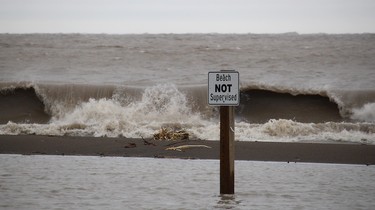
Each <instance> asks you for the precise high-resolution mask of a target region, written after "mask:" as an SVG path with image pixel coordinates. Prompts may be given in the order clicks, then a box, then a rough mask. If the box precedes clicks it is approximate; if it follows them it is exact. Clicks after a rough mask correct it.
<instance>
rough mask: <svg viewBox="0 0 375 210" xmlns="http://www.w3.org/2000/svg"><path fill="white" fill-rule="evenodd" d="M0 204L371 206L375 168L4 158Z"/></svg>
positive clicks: (59, 206)
mask: <svg viewBox="0 0 375 210" xmlns="http://www.w3.org/2000/svg"><path fill="white" fill-rule="evenodd" d="M0 168H1V170H0V200H1V203H0V208H1V209H348V210H349V209H350V210H353V209H372V208H373V207H374V205H375V201H374V188H375V176H374V174H375V168H374V167H373V166H359V165H335V164H311V163H310V164H306V163H297V164H294V163H293V164H288V163H276V162H252V161H236V166H235V174H236V187H235V188H236V189H235V190H236V193H235V195H234V196H232V195H220V194H219V161H216V160H179V159H150V158H115V157H105V158H101V157H79V156H76V157H74V156H65V157H64V156H21V155H0Z"/></svg>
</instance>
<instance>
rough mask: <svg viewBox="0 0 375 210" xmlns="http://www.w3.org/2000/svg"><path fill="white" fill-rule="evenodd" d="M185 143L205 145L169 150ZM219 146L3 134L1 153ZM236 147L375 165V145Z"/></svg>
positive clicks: (268, 157) (197, 154) (243, 154)
mask: <svg viewBox="0 0 375 210" xmlns="http://www.w3.org/2000/svg"><path fill="white" fill-rule="evenodd" d="M182 145H204V146H195V147H194V146H193V147H191V148H187V149H182V151H178V150H173V149H170V150H166V149H167V148H171V147H178V146H182ZM219 146H220V142H219V141H204V140H188V141H158V140H149V139H147V140H143V139H131V138H95V137H69V136H63V137H57V136H35V135H20V136H6V135H0V154H23V155H40V154H43V155H87V156H120V157H155V158H183V159H219V153H220V152H219ZM235 146H236V148H235V157H236V160H256V161H281V162H315V163H343V164H366V165H374V164H375V145H360V144H338V143H280V142H244V141H241V142H240V141H237V142H236V145H235ZM188 147H190V146H188ZM208 147H210V148H208Z"/></svg>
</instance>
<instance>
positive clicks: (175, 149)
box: [165, 144, 211, 152]
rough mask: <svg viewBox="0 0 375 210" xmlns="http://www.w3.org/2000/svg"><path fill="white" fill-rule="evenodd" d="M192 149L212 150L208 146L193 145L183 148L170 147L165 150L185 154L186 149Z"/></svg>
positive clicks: (182, 146)
mask: <svg viewBox="0 0 375 210" xmlns="http://www.w3.org/2000/svg"><path fill="white" fill-rule="evenodd" d="M192 148H208V149H211V147H209V146H207V145H197V144H193V145H181V146H177V147H168V148H166V149H165V150H174V151H179V152H183V151H184V150H186V149H192Z"/></svg>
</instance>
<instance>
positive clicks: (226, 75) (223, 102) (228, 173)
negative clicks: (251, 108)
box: [208, 70, 240, 194]
mask: <svg viewBox="0 0 375 210" xmlns="http://www.w3.org/2000/svg"><path fill="white" fill-rule="evenodd" d="M239 103H240V94H239V73H238V72H237V71H234V70H223V71H217V72H209V73H208V104H209V105H213V106H220V194H234V106H238V105H239Z"/></svg>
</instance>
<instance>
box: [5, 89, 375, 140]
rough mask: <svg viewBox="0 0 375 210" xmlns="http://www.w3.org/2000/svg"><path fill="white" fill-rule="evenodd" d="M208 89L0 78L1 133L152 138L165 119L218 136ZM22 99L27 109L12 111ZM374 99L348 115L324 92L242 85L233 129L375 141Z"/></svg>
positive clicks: (199, 134) (197, 133) (261, 136)
mask: <svg viewBox="0 0 375 210" xmlns="http://www.w3.org/2000/svg"><path fill="white" fill-rule="evenodd" d="M206 91H207V87H205V86H202V87H194V88H193V87H177V86H175V85H173V84H162V85H156V86H152V87H148V88H139V87H125V86H95V85H65V84H54V85H51V84H38V85H36V84H32V83H19V84H13V85H7V86H5V87H4V84H3V87H2V88H1V97H2V100H1V101H0V105H1V107H2V108H3V113H9V114H8V115H3V114H2V115H1V116H2V119H1V120H2V121H1V125H0V134H1V135H22V134H27V135H33V134H35V135H57V136H62V135H68V136H97V137H99V136H108V137H134V138H139V137H144V138H151V137H152V136H153V134H154V133H155V132H156V131H157V130H158V129H160V128H161V127H168V126H169V127H173V128H179V129H184V130H186V131H187V132H188V133H189V135H190V136H191V138H196V139H208V140H217V139H219V119H218V109H217V107H209V106H208V105H207V101H206V100H207V96H206ZM10 96H11V97H12V100H10V99H9V98H10ZM26 96H27V97H26ZM25 100H26V101H25ZM12 104H13V106H12ZM14 104H18V106H14ZM32 104H34V105H33V106H31V105H32ZM20 106H22V107H23V108H22V112H23V113H24V114H23V115H16V114H17V113H18V112H19V110H20V109H19V107H20ZM16 107H18V108H16ZM30 107H34V108H31V109H30ZM35 107H36V108H35ZM374 107H375V106H374V103H366V104H364V105H363V106H360V107H359V108H354V109H352V110H351V111H350V112H351V113H352V114H351V115H350V117H349V118H346V117H344V116H342V115H340V113H341V112H340V107H339V105H338V104H336V103H334V102H333V101H332V100H331V99H330V98H328V97H325V96H324V94H315V95H313V94H294V93H286V92H283V93H280V91H279V92H275V91H274V90H272V91H270V90H264V89H259V88H258V89H249V88H246V89H242V90H241V105H240V106H239V107H237V108H236V115H237V116H236V126H235V130H236V133H235V135H236V139H237V140H240V141H288V142H290V141H319V142H327V141H328V142H329V141H339V142H357V143H368V144H375V125H374V115H373V113H375V112H374V110H375V109H374ZM12 113H13V114H12ZM15 116H16V117H15ZM20 116H21V117H20ZM22 116H28V118H27V117H26V118H27V120H25V119H22ZM42 116H44V117H42ZM40 119H43V120H42V121H40ZM38 120H39V121H38Z"/></svg>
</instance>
